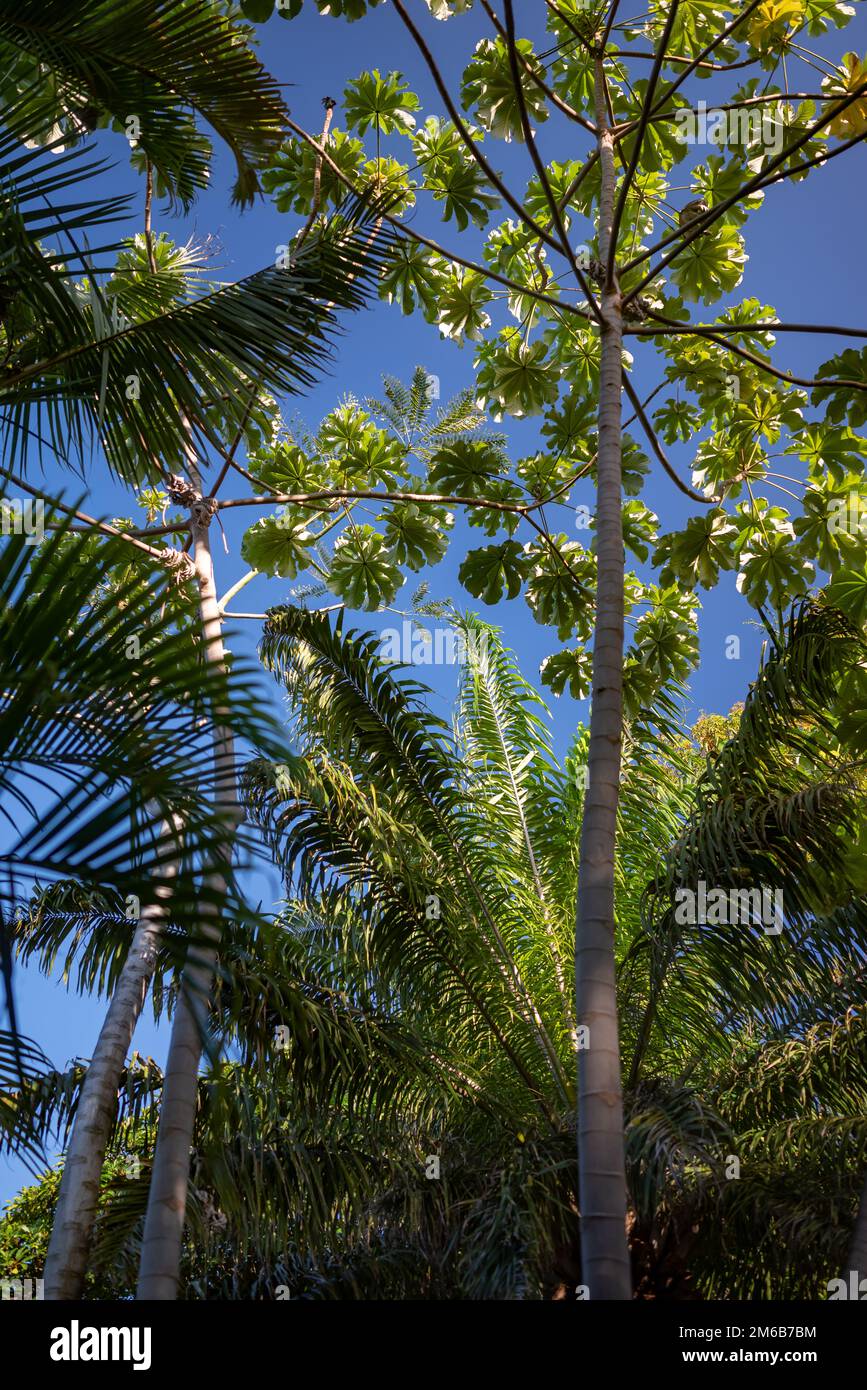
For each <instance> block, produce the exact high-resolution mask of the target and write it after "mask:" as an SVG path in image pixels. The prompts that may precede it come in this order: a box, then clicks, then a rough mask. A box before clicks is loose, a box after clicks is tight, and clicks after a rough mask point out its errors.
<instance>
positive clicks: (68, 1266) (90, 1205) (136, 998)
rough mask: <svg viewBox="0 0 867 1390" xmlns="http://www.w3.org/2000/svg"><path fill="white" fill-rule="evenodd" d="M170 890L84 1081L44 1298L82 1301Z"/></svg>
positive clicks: (130, 958)
mask: <svg viewBox="0 0 867 1390" xmlns="http://www.w3.org/2000/svg"><path fill="white" fill-rule="evenodd" d="M176 829H177V827H176ZM164 872H165V876H166V878H167V879H169V880H171V879H172V878H174V877H175V876H176V875H177V864H176V863H175V864H167V865H166V868H165V871H164ZM170 892H171V890H170V888H169V886H168V884H166V885H165V886H162V885H161V887H160V888H159V889H158V890H157V892H156V893H155V895H154V896H155V897H156V898H157V899H158V901H157V903H155V904H148V905H147V906H145V907H144V908H143V910H142V913H141V916H140V918H139V922H138V925H137V927H136V929H135V934H134V935H133V939H132V944H131V945H130V948H129V953H128V955H127V958H126V960H125V961H124V965H123V969H122V970H121V973H120V979H119V980H118V983H117V988H116V990H115V992H114V994H113V996H112V1000H111V1003H110V1004H109V1007H108V1012H107V1013H106V1016H105V1021H104V1022H103V1025H102V1028H101V1029H100V1032H99V1037H98V1039H97V1042H96V1047H95V1048H94V1051H93V1057H92V1059H91V1062H90V1065H89V1066H88V1068H87V1071H86V1072H85V1075H84V1080H83V1082H82V1087H81V1096H80V1098H79V1101H78V1109H77V1111H76V1115H75V1122H74V1124H73V1129H72V1135H71V1138H70V1141H69V1147H68V1149H67V1151H66V1161H65V1163H64V1167H63V1177H62V1178H61V1180H60V1195H59V1197H58V1202H57V1210H56V1212H55V1215H54V1224H53V1226H52V1229H51V1238H50V1240H49V1242H48V1254H47V1256H46V1261H45V1297H46V1298H47V1299H66V1298H73V1299H75V1298H81V1295H82V1290H83V1288H84V1277H85V1274H86V1270H87V1256H88V1252H89V1249H90V1243H91V1239H92V1236H93V1225H94V1221H95V1219H96V1210H97V1203H98V1201H99V1180H100V1175H101V1173H102V1165H103V1160H104V1159H105V1151H106V1148H107V1147H108V1140H109V1136H110V1134H111V1129H112V1125H113V1124H114V1120H115V1116H116V1114H117V1088H118V1082H119V1080H120V1074H121V1072H122V1070H123V1066H124V1063H125V1061H126V1058H127V1054H128V1052H129V1046H130V1043H131V1042H132V1037H133V1033H134V1032H135V1026H136V1023H137V1022H138V1018H139V1015H140V1013H141V1011H142V1007H143V1005H144V1001H145V998H146V997H147V992H148V986H149V984H150V979H151V976H152V975H153V971H154V964H155V962H156V949H157V939H158V937H159V934H160V932H161V930H162V929H163V926H164V925H165V920H166V913H167V908H166V900H167V899H168V898H169V896H170Z"/></svg>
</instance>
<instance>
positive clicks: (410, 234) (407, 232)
mask: <svg viewBox="0 0 867 1390" xmlns="http://www.w3.org/2000/svg"><path fill="white" fill-rule="evenodd" d="M286 125H287V126H288V128H289V129H290V130H291V131H292V132H293V134H295V135H297V136H298V138H299V139H300V140H304V141H306V142H307V144H308V145H310V146H311V147H312V148H313V149H314V150H318V149H319V146H318V145H317V143H316V141H315V139H314V138H313V136H312V135H311V134H310V133H309V131H306V130H305V129H304V127H303V126H299V125H296V124H295V122H294V121H293V120H287V122H286ZM323 157H324V159H325V163H326V164H327V165H328V167H329V168H330V169H331V171H332V173H333V174H334V175H335V177H336V178H337V179H338V180H339V181H340V182H341V183H342V184H343V185H344V187H345V188H347V189H349V191H350V192H351V193H355V194H358V193H359V192H360V191H361V190H360V189H358V188H357V187H356V185H355V184H354V183H353V182H352V180H351V179H350V178H348V177H347V176H346V174H345V173H344V172H343V170H342V169H341V168H340V165H339V164H337V163H335V161H334V160H333V159H332V158H331V157H330V155H329V154H328V153H327V152H326V151H323ZM382 216H383V219H384V221H386V222H388V224H389V225H390V226H391V227H393V228H394V229H395V231H397V232H398V233H400V235H401V236H404V237H406V238H407V239H408V240H410V241H417V242H418V243H419V245H421V246H427V247H428V249H429V250H431V251H435V252H436V253H437V255H438V256H442V257H443V259H444V260H447V261H452V262H453V263H454V264H455V265H460V266H463V267H464V269H465V270H472V271H474V272H475V273H476V274H477V275H482V276H484V277H485V278H486V279H488V280H493V281H494V283H495V284H497V285H502V286H503V288H504V289H507V290H511V291H512V292H513V293H517V294H520V295H523V296H528V297H530V298H532V299H535V300H538V301H539V303H540V304H550V305H552V306H553V308H555V309H564V310H565V311H566V312H567V313H571V314H575V315H577V316H578V318H581V319H583V320H584V321H585V322H586V321H587V315H586V313H585V312H584V311H583V310H582V309H581V308H579V306H578V305H576V304H563V303H561V301H560V300H559V299H555V298H554V297H553V295H550V294H545V293H544V292H543V291H542V290H537V289H534V288H532V287H531V286H529V285H521V284H519V283H518V281H517V280H510V279H509V277H508V276H507V275H500V274H499V273H498V272H497V271H495V270H491V269H490V267H489V266H486V265H481V264H480V263H479V262H478V261H472V260H469V259H468V258H467V257H466V256H461V255H458V253H457V252H455V251H449V250H447V249H446V248H445V247H444V246H441V245H440V243H439V242H437V241H433V240H432V239H431V238H430V237H427V236H424V235H423V234H422V233H421V232H417V231H416V230H415V229H414V228H413V227H409V226H407V224H406V223H405V222H401V221H400V219H399V218H397V217H394V216H393V215H392V214H391V213H388V212H384V213H383V214H382ZM556 249H559V248H556Z"/></svg>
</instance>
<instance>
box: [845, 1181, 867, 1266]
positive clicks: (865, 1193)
mask: <svg viewBox="0 0 867 1390" xmlns="http://www.w3.org/2000/svg"><path fill="white" fill-rule="evenodd" d="M853 1269H854V1270H855V1272H856V1274H857V1276H858V1279H859V1280H861V1279H867V1178H865V1179H864V1187H863V1188H862V1190H861V1203H860V1205H859V1207H858V1216H857V1218H856V1220H855V1229H854V1231H853V1232H852V1243H851V1245H850V1246H849V1264H848V1266H847V1267H846V1269H845V1270H844V1271H843V1278H844V1279H846V1280H847V1281H848V1277H849V1273H850V1271H851V1270H853Z"/></svg>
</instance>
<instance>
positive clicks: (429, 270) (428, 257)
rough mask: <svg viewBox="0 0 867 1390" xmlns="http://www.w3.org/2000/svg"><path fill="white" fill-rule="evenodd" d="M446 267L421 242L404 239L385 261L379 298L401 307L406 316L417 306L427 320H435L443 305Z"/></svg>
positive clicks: (399, 241)
mask: <svg viewBox="0 0 867 1390" xmlns="http://www.w3.org/2000/svg"><path fill="white" fill-rule="evenodd" d="M444 264H445V262H442V261H441V260H440V258H439V257H437V256H435V255H433V254H432V253H431V252H430V251H428V250H427V249H426V248H425V247H424V246H422V245H421V244H420V243H419V242H414V241H410V240H408V239H404V238H401V239H400V240H398V242H397V245H396V246H395V247H394V250H393V251H392V252H391V253H390V254H389V255H388V256H387V257H386V258H385V260H384V262H383V266H382V275H381V278H380V285H379V294H380V298H381V299H385V300H387V301H388V303H389V304H392V303H396V304H399V305H400V310H401V313H403V314H411V313H413V312H414V310H415V308H416V304H418V307H419V309H421V311H422V313H423V314H424V316H425V318H427V319H428V320H430V321H433V319H434V318H435V317H436V313H437V308H438V305H439V302H440V287H441V285H442V282H443V279H444V275H443V269H442V267H443V266H444Z"/></svg>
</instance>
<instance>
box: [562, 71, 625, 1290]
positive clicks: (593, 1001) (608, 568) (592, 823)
mask: <svg viewBox="0 0 867 1390" xmlns="http://www.w3.org/2000/svg"><path fill="white" fill-rule="evenodd" d="M596 121H597V126H598V129H599V157H600V165H601V173H602V192H601V197H600V207H599V257H600V260H601V262H602V264H603V265H606V264H607V262H608V251H609V244H610V237H611V229H612V223H613V218H614V193H615V181H616V176H615V169H614V146H613V142H612V139H611V133H610V130H609V125H608V114H607V109H606V102H605V89H604V73H603V66H602V60H601V59H597V61H596ZM600 307H601V309H602V316H603V319H604V323H603V324H602V327H601V338H602V355H601V364H600V374H599V452H598V461H597V470H598V483H597V494H596V495H597V505H596V537H597V551H596V555H597V594H596V625H595V632H594V640H593V703H592V708H591V715H590V752H589V759H588V782H589V785H588V789H587V793H586V795H585V798H584V816H583V821H582V826H581V858H580V866H579V873H578V927H577V935H576V943H575V999H576V1013H577V1022H578V1026H579V1028H581V1027H582V1026H583V1027H586V1028H587V1029H588V1046H587V1048H586V1049H583V1050H581V1051H579V1053H578V1178H579V1190H580V1201H581V1264H582V1279H583V1282H584V1283H585V1284H586V1285H587V1287H588V1289H589V1293H590V1297H591V1299H599V1298H611V1299H628V1298H629V1297H630V1296H631V1292H632V1282H631V1277H630V1267H629V1250H628V1246H627V1241H626V1172H625V1164H624V1156H623V1097H622V1091H621V1080H620V1047H619V1040H618V1029H617V995H616V987H615V969H614V842H615V833H616V828H617V803H618V796H619V789H620V754H621V742H622V733H623V715H622V686H623V571H624V557H623V523H622V517H621V441H620V398H621V354H622V327H623V324H622V316H621V311H620V292H619V288H618V286H617V282H616V275H615V277H614V283H613V284H612V285H606V286H605V287H604V292H603V294H602V297H601V303H600Z"/></svg>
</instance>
